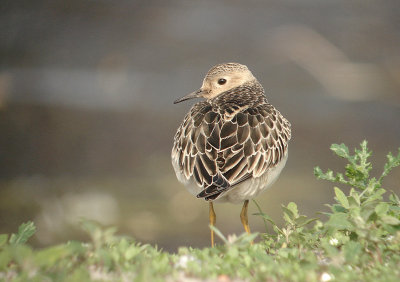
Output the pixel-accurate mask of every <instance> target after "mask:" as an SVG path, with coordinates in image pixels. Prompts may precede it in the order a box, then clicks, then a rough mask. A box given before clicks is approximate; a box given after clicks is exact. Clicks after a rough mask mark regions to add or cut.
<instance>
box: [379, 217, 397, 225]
mask: <svg viewBox="0 0 400 282" xmlns="http://www.w3.org/2000/svg"><path fill="white" fill-rule="evenodd" d="M381 219H382V221H383V222H384V223H386V224H390V225H399V224H400V220H398V219H397V218H395V217H393V216H390V215H383V216H381Z"/></svg>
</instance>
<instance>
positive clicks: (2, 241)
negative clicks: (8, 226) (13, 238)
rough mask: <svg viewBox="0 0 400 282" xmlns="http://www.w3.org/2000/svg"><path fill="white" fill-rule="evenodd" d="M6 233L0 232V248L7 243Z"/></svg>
mask: <svg viewBox="0 0 400 282" xmlns="http://www.w3.org/2000/svg"><path fill="white" fill-rule="evenodd" d="M7 240H8V235H7V234H0V248H1V247H3V246H4V245H5V244H7Z"/></svg>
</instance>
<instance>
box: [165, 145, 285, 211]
mask: <svg viewBox="0 0 400 282" xmlns="http://www.w3.org/2000/svg"><path fill="white" fill-rule="evenodd" d="M287 158H288V152H287V151H286V154H285V156H284V157H283V158H282V160H281V161H280V163H279V164H278V165H277V166H276V167H274V168H271V169H269V170H267V171H266V172H265V173H264V174H263V175H261V176H260V177H257V178H250V179H248V180H246V181H244V182H242V183H240V184H239V185H236V186H234V187H232V188H231V189H229V190H228V191H227V192H224V193H222V194H221V195H220V196H219V197H218V198H217V199H216V200H215V202H221V203H222V202H230V203H234V204H238V203H242V202H243V201H245V200H251V199H253V198H255V197H256V196H257V195H258V194H260V193H261V192H263V191H265V190H266V189H267V188H269V187H270V186H271V185H272V184H274V183H275V181H276V180H277V179H278V177H279V174H280V173H281V171H282V169H283V168H284V167H285V164H286V160H287ZM173 165H174V169H175V173H176V176H177V178H178V180H179V181H180V182H182V183H183V184H184V185H185V187H186V189H187V190H188V191H189V192H190V193H191V194H193V195H194V196H196V195H197V194H199V193H200V192H201V191H202V190H203V187H201V186H199V185H197V183H196V182H195V181H194V180H193V179H186V178H185V176H184V175H183V174H182V173H180V171H179V165H178V164H176V163H173Z"/></svg>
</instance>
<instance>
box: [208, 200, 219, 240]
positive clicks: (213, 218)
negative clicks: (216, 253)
mask: <svg viewBox="0 0 400 282" xmlns="http://www.w3.org/2000/svg"><path fill="white" fill-rule="evenodd" d="M209 216H210V225H211V226H215V223H216V222H217V215H216V214H215V211H214V207H213V203H212V202H210V210H209ZM211 247H214V230H212V229H211Z"/></svg>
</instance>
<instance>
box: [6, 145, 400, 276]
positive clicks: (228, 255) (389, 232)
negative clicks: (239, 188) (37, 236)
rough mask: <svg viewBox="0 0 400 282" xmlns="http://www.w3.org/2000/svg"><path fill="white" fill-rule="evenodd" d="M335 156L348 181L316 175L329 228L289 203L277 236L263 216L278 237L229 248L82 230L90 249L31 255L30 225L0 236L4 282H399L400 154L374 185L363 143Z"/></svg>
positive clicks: (245, 238) (336, 148) (81, 245)
mask: <svg viewBox="0 0 400 282" xmlns="http://www.w3.org/2000/svg"><path fill="white" fill-rule="evenodd" d="M331 150H332V151H333V152H334V153H335V154H336V155H338V156H339V157H342V158H344V159H346V160H347V164H346V166H345V173H344V174H343V173H334V172H333V171H330V170H328V171H326V172H323V171H322V170H321V169H320V168H319V167H316V168H315V170H314V174H315V175H316V177H317V178H319V179H322V180H327V181H330V182H332V183H333V184H334V185H333V189H334V191H335V203H334V204H332V205H328V206H329V209H330V212H328V213H324V214H325V215H326V218H327V219H326V220H324V221H322V220H320V219H318V218H308V217H306V216H304V215H302V214H301V213H300V212H299V208H298V207H297V205H296V204H295V203H289V204H288V205H287V206H282V212H283V213H282V214H283V218H284V224H283V225H282V226H278V225H277V224H275V223H274V221H273V220H272V219H271V218H270V217H269V216H268V215H266V214H265V213H263V212H262V210H261V208H260V207H258V208H259V212H258V213H257V214H258V215H259V216H261V217H262V218H263V220H264V222H265V225H266V227H267V226H268V225H272V228H273V233H272V234H271V233H260V234H250V235H248V234H242V235H240V236H235V235H232V236H227V237H226V236H224V235H223V234H222V233H221V232H220V231H219V230H218V229H215V232H216V234H217V236H219V237H220V238H221V240H222V241H223V244H222V245H218V246H217V247H215V248H204V249H193V248H186V247H183V248H180V249H179V250H178V252H177V253H173V254H171V253H168V252H164V251H162V250H159V249H158V248H157V247H154V246H151V245H143V244H141V243H140V242H137V241H136V240H135V239H133V238H130V237H126V236H118V235H116V229H115V228H113V227H112V228H104V227H101V226H100V225H99V224H97V223H95V222H93V221H88V220H83V221H82V222H81V223H80V225H81V228H82V229H83V230H84V231H85V232H87V233H88V234H89V236H90V238H91V239H90V241H89V242H78V241H70V242H67V243H65V244H60V245H56V246H51V247H48V248H44V249H33V248H32V247H31V246H30V245H29V243H28V240H29V238H30V237H31V236H32V235H33V234H34V233H35V231H36V227H35V225H34V223H32V222H27V223H24V224H21V226H20V227H19V229H18V232H17V233H15V234H11V235H8V234H1V235H0V280H3V281H87V280H99V281H157V280H159V281H165V280H170V281H177V280H179V281H182V280H186V279H193V280H194V281H196V280H206V279H208V280H216V279H220V280H223V279H225V280H228V279H236V280H238V281H242V280H246V281H249V280H250V281H399V279H400V200H399V197H398V196H397V195H395V194H394V193H389V192H388V191H387V189H385V188H384V187H383V186H382V180H383V179H384V177H385V176H387V175H388V174H389V173H390V171H391V170H392V169H393V168H394V167H396V166H399V165H400V148H399V153H398V154H397V155H395V156H394V155H392V154H391V153H389V154H388V155H387V162H386V164H385V165H384V168H383V172H382V174H381V175H380V176H379V177H371V176H370V175H369V173H370V171H371V169H372V165H371V163H369V162H368V158H369V157H370V155H371V152H370V151H369V150H368V148H367V142H366V141H364V142H362V143H361V146H360V149H356V150H355V151H354V153H350V152H349V149H348V148H347V147H346V146H345V145H344V144H341V145H335V144H334V145H332V146H331ZM338 186H340V187H341V188H339V187H338ZM256 237H258V243H255V244H253V245H252V244H251V243H250V242H251V241H252V240H254V239H255V238H256Z"/></svg>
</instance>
